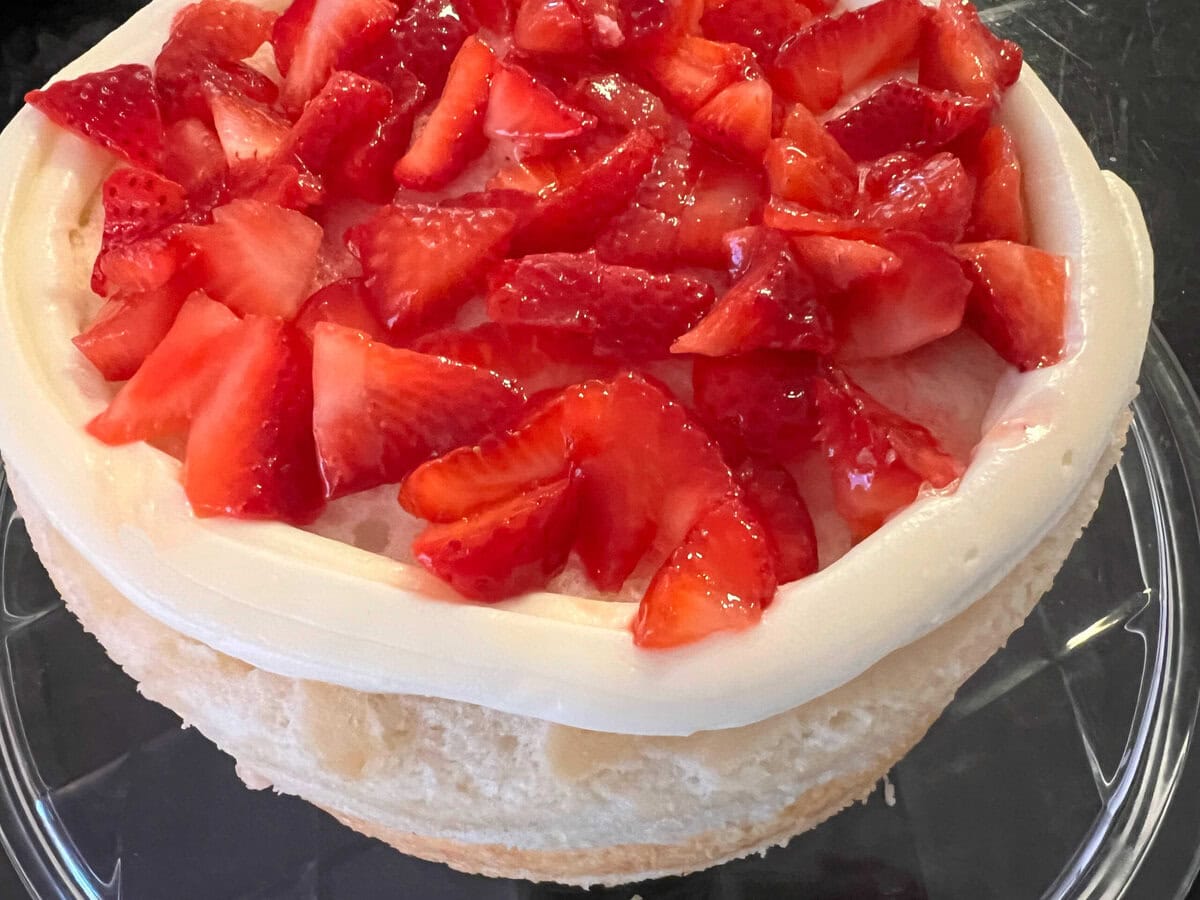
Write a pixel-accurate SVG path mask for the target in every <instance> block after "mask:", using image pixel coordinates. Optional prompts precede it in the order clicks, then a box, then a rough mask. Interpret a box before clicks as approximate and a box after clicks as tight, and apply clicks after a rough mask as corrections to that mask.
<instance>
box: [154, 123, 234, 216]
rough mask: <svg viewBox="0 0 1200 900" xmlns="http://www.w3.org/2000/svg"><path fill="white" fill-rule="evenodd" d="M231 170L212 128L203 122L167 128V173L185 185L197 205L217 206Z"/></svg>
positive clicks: (208, 207) (165, 152) (165, 158)
mask: <svg viewBox="0 0 1200 900" xmlns="http://www.w3.org/2000/svg"><path fill="white" fill-rule="evenodd" d="M228 170H229V166H228V164H227V163H226V162H225V151H224V150H223V149H222V148H221V141H220V139H219V138H218V137H217V135H216V132H215V131H213V129H212V128H211V127H210V126H209V125H207V124H205V123H204V122H202V121H201V120H200V119H181V120H180V121H178V122H174V123H172V124H171V125H169V126H167V132H166V146H165V147H164V149H163V174H164V175H165V176H166V177H167V178H169V179H171V180H172V181H174V182H176V183H178V184H181V185H183V187H184V189H185V190H186V191H187V193H188V197H189V199H190V200H191V201H192V203H193V205H194V206H196V207H199V208H202V209H212V208H213V207H214V206H216V205H217V203H218V200H219V199H220V197H221V192H222V191H223V190H224V189H225V176H226V173H227V172H228Z"/></svg>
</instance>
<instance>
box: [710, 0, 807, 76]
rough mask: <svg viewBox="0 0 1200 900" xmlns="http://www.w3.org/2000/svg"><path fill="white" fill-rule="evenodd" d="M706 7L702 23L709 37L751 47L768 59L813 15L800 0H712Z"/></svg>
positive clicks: (759, 55)
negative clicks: (713, 0) (714, 0)
mask: <svg viewBox="0 0 1200 900" xmlns="http://www.w3.org/2000/svg"><path fill="white" fill-rule="evenodd" d="M705 7H706V8H705V10H704V16H703V18H701V19H700V25H701V27H702V28H703V29H704V34H705V36H706V37H709V38H711V39H712V40H714V41H731V42H733V43H735V44H741V45H742V46H743V47H749V48H750V49H751V50H753V51H754V55H755V56H757V57H758V58H759V59H760V60H761V61H763V62H765V63H770V62H771V61H772V60H774V58H775V54H776V53H777V52H778V50H779V45H780V44H782V43H783V42H784V41H785V40H786V39H787V38H789V37H791V36H792V35H793V34H795V33H796V32H797V31H799V30H800V27H801V26H802V25H804V23H805V22H807V21H808V20H809V19H811V18H812V16H813V14H812V10H810V9H809V8H808V7H807V6H805V5H803V4H802V3H800V2H799V0H716V2H712V0H710V2H708V3H706V4H705Z"/></svg>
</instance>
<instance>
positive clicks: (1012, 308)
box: [954, 241, 1067, 372]
mask: <svg viewBox="0 0 1200 900" xmlns="http://www.w3.org/2000/svg"><path fill="white" fill-rule="evenodd" d="M954 250H955V253H957V254H958V257H959V259H961V260H962V261H963V270H964V271H965V272H966V273H967V275H968V276H969V277H970V279H971V281H972V283H973V287H972V289H971V298H970V300H969V301H968V304H967V322H968V323H969V324H970V325H971V326H972V327H973V328H974V329H975V330H976V331H978V332H979V333H980V335H982V336H983V338H984V340H986V341H987V342H988V343H989V344H991V345H992V346H993V347H994V348H995V349H996V352H997V353H999V354H1000V355H1001V356H1002V357H1004V359H1006V360H1007V361H1008V362H1010V363H1012V364H1013V365H1014V366H1016V367H1017V368H1018V369H1020V370H1021V371H1023V372H1024V371H1028V370H1029V369H1036V368H1039V367H1041V366H1048V365H1053V364H1054V363H1056V362H1058V361H1059V360H1060V359H1062V355H1063V353H1064V351H1065V338H1064V335H1063V328H1064V325H1065V321H1066V314H1067V310H1066V303H1067V261H1066V260H1065V259H1064V258H1063V257H1061V256H1055V255H1054V254H1052V253H1047V252H1045V251H1044V250H1038V249H1037V248H1036V247H1026V246H1024V245H1022V244H1014V243H1012V242H1010V241H984V242H983V243H978V244H959V245H958V246H957V247H955V248H954Z"/></svg>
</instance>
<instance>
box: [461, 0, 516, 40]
mask: <svg viewBox="0 0 1200 900" xmlns="http://www.w3.org/2000/svg"><path fill="white" fill-rule="evenodd" d="M518 5H519V4H518V3H517V2H516V0H472V3H471V9H472V10H473V11H474V13H475V18H477V19H478V20H479V27H480V28H483V29H486V30H488V31H493V32H495V33H496V34H512V30H513V23H515V22H516V19H517V6H518Z"/></svg>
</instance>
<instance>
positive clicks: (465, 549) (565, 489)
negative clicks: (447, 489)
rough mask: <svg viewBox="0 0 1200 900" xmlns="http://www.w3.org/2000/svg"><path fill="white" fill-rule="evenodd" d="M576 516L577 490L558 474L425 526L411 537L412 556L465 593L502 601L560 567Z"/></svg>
mask: <svg viewBox="0 0 1200 900" xmlns="http://www.w3.org/2000/svg"><path fill="white" fill-rule="evenodd" d="M578 515H579V513H578V494H577V491H576V490H575V488H574V485H573V482H572V480H571V479H569V478H563V479H559V480H558V481H554V482H551V483H550V484H547V485H545V486H543V487H540V488H535V489H534V490H532V491H530V492H529V493H526V494H520V495H518V496H516V497H514V498H513V499H511V500H507V501H505V502H502V503H499V504H497V505H496V506H491V507H488V508H487V509H484V510H482V511H480V512H477V513H475V514H474V515H472V516H471V517H470V518H466V519H461V520H459V521H457V522H447V523H444V524H440V525H432V526H430V527H429V528H427V529H425V531H423V532H422V533H421V534H419V535H417V537H416V539H415V540H414V541H413V545H412V550H413V556H415V557H416V559H417V561H418V562H419V563H420V564H421V565H423V566H424V567H425V568H426V569H428V570H429V571H431V572H433V573H434V574H435V575H437V576H438V577H439V578H441V579H442V580H443V581H445V582H447V583H449V585H450V586H451V587H453V588H454V589H455V590H456V591H458V592H459V593H460V594H462V595H463V596H464V597H468V598H470V599H472V600H483V601H487V602H494V601H497V600H503V599H505V598H507V597H513V596H516V595H518V594H524V593H528V592H529V591H533V590H537V589H538V588H543V587H545V586H546V584H547V582H548V581H549V580H550V579H551V578H552V577H554V576H555V575H557V574H558V573H559V572H561V571H562V569H563V566H565V565H566V563H567V557H568V556H569V555H570V552H571V544H572V543H573V542H574V538H575V524H576V521H577V519H578Z"/></svg>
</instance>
